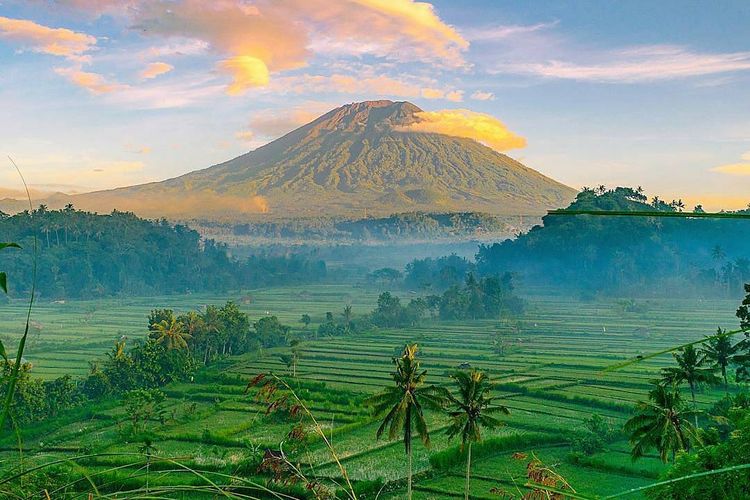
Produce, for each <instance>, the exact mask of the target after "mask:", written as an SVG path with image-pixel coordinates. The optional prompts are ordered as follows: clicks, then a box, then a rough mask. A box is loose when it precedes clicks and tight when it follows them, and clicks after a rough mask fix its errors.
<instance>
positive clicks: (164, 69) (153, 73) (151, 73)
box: [141, 62, 174, 80]
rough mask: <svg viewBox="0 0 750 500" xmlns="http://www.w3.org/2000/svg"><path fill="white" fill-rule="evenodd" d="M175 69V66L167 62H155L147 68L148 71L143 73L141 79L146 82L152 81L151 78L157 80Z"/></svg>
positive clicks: (145, 70)
mask: <svg viewBox="0 0 750 500" xmlns="http://www.w3.org/2000/svg"><path fill="white" fill-rule="evenodd" d="M173 69H174V66H172V65H171V64H167V63H165V62H153V63H151V64H149V65H148V66H146V69H144V70H143V71H142V72H141V78H142V79H144V80H150V79H151V78H156V77H157V76H159V75H163V74H164V73H169V72H170V71H172V70H173Z"/></svg>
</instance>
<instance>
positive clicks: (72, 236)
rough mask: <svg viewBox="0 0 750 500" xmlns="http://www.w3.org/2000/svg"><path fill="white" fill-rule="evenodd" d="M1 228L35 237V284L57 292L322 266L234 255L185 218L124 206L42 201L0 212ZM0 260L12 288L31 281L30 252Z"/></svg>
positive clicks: (150, 286)
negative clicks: (53, 206)
mask: <svg viewBox="0 0 750 500" xmlns="http://www.w3.org/2000/svg"><path fill="white" fill-rule="evenodd" d="M0 232H2V234H3V235H7V236H8V237H10V238H13V239H14V240H15V241H18V242H19V243H23V244H24V246H27V245H28V246H30V243H31V241H32V240H33V238H34V237H37V238H38V240H39V242H40V248H39V256H38V258H39V262H38V269H39V274H38V290H39V292H40V293H41V294H42V295H46V296H48V297H55V298H91V297H102V296H111V295H136V294H140V295H156V294H165V293H186V292H190V291H193V290H217V291H221V290H228V289H236V288H240V287H245V286H265V285H269V284H284V283H299V282H311V281H319V280H320V279H322V278H323V277H325V273H326V271H325V264H324V263H322V262H319V261H317V262H312V261H308V260H307V259H305V258H302V257H297V256H292V257H288V256H281V257H270V256H269V257H265V256H252V257H248V258H247V259H246V260H244V261H239V260H233V259H231V258H230V257H229V256H228V254H227V248H226V246H225V245H222V244H219V243H216V242H215V241H213V240H205V241H202V240H201V238H200V235H199V234H198V233H197V232H196V231H193V230H191V229H189V228H187V227H186V226H183V225H172V224H170V223H168V222H166V221H165V220H161V221H148V220H144V219H140V218H138V217H136V216H135V215H134V214H132V213H126V212H118V211H114V212H112V213H111V214H109V215H98V214H94V213H89V212H83V211H78V210H73V209H72V208H71V209H63V210H47V209H46V208H44V209H42V208H40V209H37V210H34V211H33V212H29V211H24V212H21V213H19V214H16V215H13V216H11V217H7V218H4V219H1V220H0ZM0 268H2V269H3V270H4V271H5V272H7V273H9V274H12V275H13V276H14V283H15V286H14V292H17V293H24V292H27V291H28V290H29V289H30V287H31V281H32V272H33V262H32V256H31V255H28V254H26V253H22V254H19V255H17V256H13V257H12V258H11V257H10V256H7V257H6V256H0ZM0 285H2V283H0ZM162 319H164V318H162Z"/></svg>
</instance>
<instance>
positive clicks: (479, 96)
mask: <svg viewBox="0 0 750 500" xmlns="http://www.w3.org/2000/svg"><path fill="white" fill-rule="evenodd" d="M471 98H472V99H474V100H476V101H494V100H495V94H493V93H492V92H484V91H482V90H477V91H476V92H474V93H473V94H471Z"/></svg>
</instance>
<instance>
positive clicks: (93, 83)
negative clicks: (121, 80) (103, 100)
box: [55, 68, 125, 94]
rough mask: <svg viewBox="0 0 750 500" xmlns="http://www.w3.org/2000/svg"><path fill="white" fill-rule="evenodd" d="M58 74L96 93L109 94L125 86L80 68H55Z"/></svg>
mask: <svg viewBox="0 0 750 500" xmlns="http://www.w3.org/2000/svg"><path fill="white" fill-rule="evenodd" d="M55 72H56V73H57V74H58V75H61V76H64V77H65V78H67V79H68V80H70V81H71V82H72V83H74V84H75V85H78V86H79V87H83V88H85V89H86V90H88V91H89V92H92V93H94V94H108V93H109V92H114V91H115V90H118V89H123V88H125V86H123V85H120V84H118V83H115V82H109V81H107V79H106V78H104V77H103V76H102V75H100V74H98V73H92V72H89V71H82V70H81V69H79V68H55Z"/></svg>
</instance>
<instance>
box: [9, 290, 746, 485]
mask: <svg viewBox="0 0 750 500" xmlns="http://www.w3.org/2000/svg"><path fill="white" fill-rule="evenodd" d="M248 295H249V296H250V297H251V299H248V298H247V296H248ZM376 297H377V292H376V291H372V290H367V289H360V288H356V287H352V286H343V285H342V286H331V285H325V286H322V285H321V286H309V287H304V288H281V289H272V290H258V291H252V292H249V294H248V293H237V294H234V295H230V296H205V295H191V296H184V297H152V298H143V299H123V300H108V301H91V302H75V303H66V304H40V305H39V306H38V307H37V309H36V310H35V315H34V318H35V321H36V322H37V325H38V327H39V328H38V332H34V333H33V334H32V340H33V343H32V344H31V345H30V347H29V348H28V354H27V359H28V360H29V361H31V362H32V363H33V364H34V369H33V371H34V373H36V374H37V375H39V376H41V377H45V378H50V377H55V376H58V375H60V374H63V373H73V374H77V375H80V374H84V373H85V372H86V371H87V361H89V360H91V359H93V358H95V357H100V356H102V354H103V353H104V352H105V351H106V350H108V349H109V348H110V347H111V345H112V342H113V340H114V339H115V338H118V337H120V336H121V335H126V336H128V337H132V338H137V337H141V336H142V335H144V332H145V323H146V315H147V313H148V311H149V309H150V308H151V307H154V306H159V307H171V308H174V309H175V310H177V311H186V310H189V309H192V308H197V307H200V306H201V305H204V304H207V303H222V302H224V301H226V300H228V299H233V300H236V301H237V302H238V303H240V304H241V307H242V309H243V310H245V311H246V312H248V313H249V314H250V316H251V318H252V319H256V318H258V317H260V316H262V315H265V314H274V315H277V316H279V318H281V320H282V321H283V322H285V323H287V324H291V325H293V326H294V327H295V328H296V329H301V327H302V325H301V324H300V323H299V322H298V321H299V317H300V315H301V314H303V313H307V314H310V315H311V316H312V317H313V325H311V328H314V327H316V323H317V322H319V321H322V319H323V317H324V314H325V312H326V311H333V312H334V313H336V314H338V312H339V311H341V310H342V309H343V307H344V305H345V304H352V306H353V309H354V313H355V315H356V314H361V313H365V312H367V311H369V310H371V309H372V307H373V305H374V304H375V301H376ZM243 298H245V299H244V300H243ZM528 300H529V307H528V310H527V312H526V315H525V317H524V318H523V320H522V326H521V331H520V333H511V330H510V328H509V327H508V326H507V325H505V324H503V323H502V322H499V321H476V322H462V323H451V322H448V323H446V322H441V323H431V324H426V325H424V326H421V327H418V328H411V329H402V330H386V329H381V330H377V331H373V332H370V333H367V334H362V335H357V336H356V337H340V338H330V339H319V340H315V341H309V342H306V343H304V344H303V348H302V354H301V359H300V361H299V367H298V377H299V380H300V383H302V384H303V385H302V389H301V390H300V394H301V395H302V396H303V397H304V399H305V401H306V403H307V404H308V406H309V407H310V408H311V409H312V411H313V413H314V414H315V416H316V417H317V418H318V420H319V421H320V422H321V425H322V426H323V427H324V428H325V429H326V432H329V431H330V433H331V440H332V443H333V446H334V448H335V449H336V451H337V453H338V454H339V456H340V457H341V459H342V463H343V465H344V466H345V467H346V470H347V471H348V474H349V475H350V477H351V478H352V479H353V480H355V481H367V480H376V479H378V478H382V479H384V480H386V481H390V482H391V483H390V484H389V486H388V487H387V488H385V489H384V491H383V494H382V495H381V497H383V498H386V497H387V498H403V490H402V489H401V488H402V487H403V484H402V482H399V480H401V479H403V478H404V477H405V468H404V466H405V457H404V449H403V444H402V443H401V442H399V441H395V442H389V441H384V440H381V441H377V440H375V429H376V427H377V424H376V423H375V422H373V421H372V419H371V417H370V415H369V413H368V411H367V409H366V408H364V407H363V406H362V404H361V401H362V399H363V398H364V397H366V396H367V395H369V394H372V393H373V392H375V391H377V390H379V389H380V388H382V387H384V386H385V385H388V384H389V383H390V382H391V379H390V375H389V374H390V371H391V370H392V364H391V357H392V356H393V355H394V354H395V353H396V351H397V350H398V349H399V348H400V347H402V346H403V344H404V343H406V342H417V343H419V344H420V346H421V348H422V356H421V360H422V366H423V367H424V368H426V369H427V371H428V378H429V380H430V381H431V382H432V383H436V384H445V383H447V382H448V374H449V373H450V371H451V370H453V369H455V368H456V367H457V366H458V365H460V364H462V363H469V364H470V365H471V366H472V367H476V368H481V369H482V370H485V371H487V372H488V373H489V374H490V375H491V377H492V379H493V381H494V382H495V383H496V384H497V387H496V389H497V390H496V392H497V395H498V396H499V397H501V398H502V403H503V404H504V405H506V406H507V407H508V408H510V410H511V415H510V416H508V417H505V418H504V420H505V421H506V424H507V425H505V426H504V427H503V428H501V429H499V430H497V431H494V432H491V433H488V434H487V436H485V437H497V438H500V439H502V438H503V437H505V436H508V437H510V436H518V435H520V436H524V438H523V439H526V437H528V438H529V439H528V441H529V443H532V442H533V444H528V445H523V444H520V445H515V446H514V447H513V448H512V449H503V450H498V451H497V453H489V454H487V455H486V456H483V457H480V458H478V459H477V460H475V462H474V467H473V474H474V480H473V482H472V491H471V494H472V497H473V498H498V497H497V495H496V494H493V493H491V492H490V490H493V489H499V490H508V491H516V489H518V488H521V489H522V485H523V483H524V482H525V479H524V478H525V476H524V474H525V467H526V463H527V461H523V460H517V459H514V458H513V454H514V453H516V452H520V453H525V454H527V455H528V456H531V454H532V453H533V454H536V456H538V457H539V458H540V459H541V460H543V461H544V462H545V463H546V464H547V465H549V466H551V467H553V468H554V469H555V470H557V471H558V472H559V473H560V474H562V475H563V476H564V477H565V478H566V479H567V480H568V481H569V482H570V483H571V485H572V486H573V487H574V488H575V489H576V490H577V491H579V492H581V493H589V494H603V493H614V492H617V491H622V490H625V489H628V488H633V487H637V486H642V485H645V484H647V483H649V482H653V481H654V478H656V477H657V476H658V474H659V473H660V472H661V471H662V470H663V467H664V466H663V465H662V464H661V463H660V462H659V461H658V460H657V459H656V458H655V456H649V457H646V458H644V459H643V460H640V461H638V462H636V463H632V462H631V461H630V458H629V455H628V447H627V443H626V442H625V441H624V439H620V440H618V441H616V442H614V443H612V444H611V445H610V446H609V447H608V449H607V450H606V451H605V452H602V453H598V454H596V455H594V456H592V457H586V460H585V461H584V462H580V463H573V462H572V461H571V456H570V450H569V448H568V447H567V445H565V444H564V441H565V437H566V435H569V434H570V432H571V430H574V429H577V428H580V427H581V425H582V422H583V420H584V419H585V418H587V417H588V416H589V415H591V413H592V412H596V413H598V414H600V415H602V416H604V417H606V418H607V419H609V420H610V421H611V422H612V424H613V425H614V426H616V427H619V426H621V424H622V423H623V422H624V421H625V420H626V419H627V418H628V415H629V412H630V409H631V408H632V405H633V403H634V402H636V401H638V400H640V399H643V398H644V397H645V395H646V392H647V390H648V384H649V380H651V379H652V378H653V377H654V376H655V375H656V373H657V371H658V370H659V368H661V367H663V366H666V365H667V364H668V363H669V362H670V361H671V357H670V356H664V357H660V358H656V359H653V360H648V361H645V362H642V363H639V364H637V365H634V366H631V367H628V368H626V369H623V370H619V371H613V372H603V371H602V370H603V369H604V368H605V367H607V366H610V365H612V364H614V363H617V362H618V361H620V360H623V359H626V358H629V357H632V356H635V355H637V354H642V353H648V352H653V351H658V350H660V349H663V348H666V347H670V346H673V345H675V344H679V343H681V342H686V341H691V340H696V339H699V338H701V337H702V336H703V335H706V334H710V333H712V332H714V331H715V330H716V327H717V326H719V325H722V326H725V327H732V326H733V325H734V324H735V322H736V319H735V318H734V310H735V308H736V302H735V301H731V300H727V301H720V300H717V301H705V300H703V301H700V300H687V299H686V300H655V299H652V300H649V301H648V302H647V307H646V312H643V313H623V312H621V311H620V309H619V308H618V307H616V305H615V301H614V300H602V301H594V302H580V301H578V300H575V299H571V298H564V297H560V296H556V295H553V294H542V293H536V294H534V295H531V296H529V297H528ZM644 302H645V301H644ZM22 317H23V311H22V304H15V303H14V304H9V305H4V306H0V318H2V320H0V326H1V327H2V331H3V332H9V331H19V330H20V325H21V323H22ZM496 331H500V332H504V333H505V334H506V336H507V338H508V343H509V348H508V351H507V352H506V353H505V354H504V355H502V356H500V355H497V354H495V353H494V352H493V351H492V349H491V339H492V334H493V333H494V332H496ZM5 337H6V338H7V337H12V335H6V336H5ZM279 352H280V351H278V350H266V351H265V352H263V353H262V354H253V355H246V356H242V357H237V358H232V359H231V360H229V361H225V362H223V364H222V366H221V367H220V368H215V369H212V370H209V372H208V373H206V374H205V375H203V376H201V377H199V378H197V379H196V380H195V381H194V382H192V383H182V384H173V385H170V386H168V387H167V388H166V390H165V392H166V393H167V394H168V396H169V398H168V408H167V410H168V413H169V414H170V415H171V418H169V419H168V420H167V422H166V423H165V424H164V425H159V426H157V427H156V428H155V429H154V430H153V439H154V442H155V444H154V446H155V447H156V450H157V453H158V454H159V455H160V456H173V457H181V458H183V459H184V460H185V461H186V462H187V463H188V464H191V465H193V466H195V467H200V468H203V469H206V470H215V471H229V472H233V471H234V472H236V471H241V470H243V471H244V469H243V468H242V465H243V463H244V461H246V459H247V456H248V455H249V454H251V452H252V451H253V450H257V449H263V448H264V447H274V448H276V447H278V445H279V442H281V441H283V440H285V437H286V434H287V433H288V432H289V430H290V429H291V427H292V425H293V424H292V423H290V422H288V421H284V420H283V419H280V418H278V417H277V416H275V415H266V414H265V411H264V410H265V405H263V404H260V403H258V402H257V401H255V400H254V399H253V398H252V397H251V396H246V395H244V394H243V389H244V388H245V385H246V384H247V381H248V380H249V379H251V378H252V377H253V376H255V375H256V374H258V373H261V372H265V371H269V370H273V371H274V372H277V373H285V372H286V367H285V366H284V365H282V363H281V361H279V359H278V355H279ZM721 396H722V393H721V392H720V391H707V392H702V393H700V394H699V397H698V403H699V405H700V406H702V407H706V406H707V405H710V404H711V403H712V402H713V401H716V400H717V399H719V398H720V397H721ZM80 413H81V414H79V415H71V416H68V417H63V418H61V419H59V421H58V422H56V423H55V425H56V430H55V431H54V432H51V433H50V432H41V430H38V431H36V432H34V430H33V429H32V430H31V431H29V432H28V433H27V434H26V435H25V438H24V445H25V447H26V448H27V452H26V455H25V457H26V458H25V459H26V460H29V461H34V460H40V458H39V457H38V456H37V457H35V455H34V454H35V453H42V452H44V453H46V456H62V454H63V453H64V452H65V451H66V450H69V451H82V450H86V451H101V452H112V453H120V452H125V453H127V452H132V453H138V449H139V446H140V444H139V443H128V442H124V441H123V440H122V439H120V438H119V437H118V436H121V435H122V434H121V431H122V427H123V426H124V425H125V424H124V423H123V420H124V417H125V415H124V413H123V410H122V409H120V408H119V407H118V406H117V404H115V403H113V402H108V403H103V404H101V405H99V406H98V407H97V408H95V409H92V410H90V411H89V412H85V414H84V412H80ZM430 422H431V429H432V433H433V435H432V441H433V442H432V447H431V449H429V450H428V449H425V448H424V447H423V446H421V444H420V445H417V446H416V447H415V456H414V470H415V473H417V477H416V483H415V488H416V493H417V495H416V498H424V499H427V498H450V497H456V498H458V497H462V496H463V475H462V474H463V471H462V469H461V467H458V468H457V469H448V470H442V469H440V470H438V469H433V468H432V467H431V465H430V456H431V455H434V454H435V453H437V452H439V451H441V450H444V449H447V448H449V447H453V446H456V445H457V443H455V442H449V441H448V439H447V438H446V437H445V436H444V434H443V432H442V429H443V428H444V427H445V425H446V424H447V422H446V421H445V419H444V417H442V416H436V415H431V416H430ZM532 438H533V439H532ZM0 445H2V446H3V449H4V450H6V451H5V452H4V458H5V459H7V460H8V462H7V463H10V462H12V461H13V458H12V457H14V456H15V454H17V451H16V452H15V454H14V453H13V452H12V451H9V450H10V449H12V448H13V442H12V441H10V440H9V441H7V442H6V441H2V442H0ZM285 449H286V448H285ZM287 452H288V453H289V456H290V457H291V458H292V459H293V460H294V461H295V462H296V463H300V464H302V466H303V467H304V468H305V470H306V471H309V473H310V474H311V475H313V476H314V477H319V478H321V480H323V481H340V480H341V478H340V477H339V470H338V467H337V466H336V465H335V463H334V462H333V461H332V458H331V456H330V454H329V452H328V450H327V448H325V446H323V444H322V443H321V442H320V441H316V440H308V442H306V444H305V445H304V446H298V447H297V448H296V449H294V448H293V447H291V445H290V446H289V448H288V449H287ZM118 460H122V459H120V458H116V457H111V458H107V459H104V458H96V459H91V460H89V461H87V462H86V463H85V464H84V468H85V470H86V472H87V474H93V475H95V476H96V477H101V478H110V480H113V481H114V480H117V479H118V477H115V476H116V474H115V473H114V472H112V470H111V469H112V467H113V466H115V465H117V464H118V463H120V462H118ZM244 473H245V474H249V475H252V472H247V471H245V472H244ZM132 480H140V479H137V478H136V479H132ZM151 480H152V482H155V483H156V482H159V481H160V480H163V481H170V480H174V479H170V478H168V477H162V478H161V479H160V477H159V476H157V475H155V476H154V477H152V478H151ZM102 482H106V481H105V480H104V479H102Z"/></svg>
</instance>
